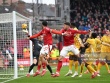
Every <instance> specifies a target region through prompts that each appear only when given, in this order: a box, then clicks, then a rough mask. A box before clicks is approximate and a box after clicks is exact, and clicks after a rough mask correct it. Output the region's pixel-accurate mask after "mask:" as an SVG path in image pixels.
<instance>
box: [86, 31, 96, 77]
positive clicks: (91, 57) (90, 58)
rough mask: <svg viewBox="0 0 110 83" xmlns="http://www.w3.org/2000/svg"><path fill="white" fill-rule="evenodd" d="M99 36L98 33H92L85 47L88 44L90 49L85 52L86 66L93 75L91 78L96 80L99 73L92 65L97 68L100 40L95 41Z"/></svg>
mask: <svg viewBox="0 0 110 83" xmlns="http://www.w3.org/2000/svg"><path fill="white" fill-rule="evenodd" d="M96 36H97V34H96V33H91V35H90V38H88V39H87V41H86V43H85V45H87V44H88V48H87V49H86V51H85V55H84V57H85V59H84V62H85V66H86V68H87V69H88V71H89V72H90V73H91V74H92V76H91V78H94V77H96V76H97V71H96V70H95V69H94V68H93V67H92V65H94V66H95V64H94V62H95V61H96V59H97V51H96V48H97V42H98V40H97V39H95V38H96ZM95 67H96V66H95Z"/></svg>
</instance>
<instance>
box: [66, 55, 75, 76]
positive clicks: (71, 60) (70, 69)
mask: <svg viewBox="0 0 110 83" xmlns="http://www.w3.org/2000/svg"><path fill="white" fill-rule="evenodd" d="M72 54H73V53H72ZM72 54H70V53H69V71H68V73H67V74H65V76H70V75H72V66H73V63H74V61H73V55H72Z"/></svg>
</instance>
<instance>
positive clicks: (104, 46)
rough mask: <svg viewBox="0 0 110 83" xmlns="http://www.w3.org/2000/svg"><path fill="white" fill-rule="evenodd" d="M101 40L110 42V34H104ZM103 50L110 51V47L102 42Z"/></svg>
mask: <svg viewBox="0 0 110 83" xmlns="http://www.w3.org/2000/svg"><path fill="white" fill-rule="evenodd" d="M101 41H102V42H104V43H107V44H110V36H107V35H104V36H103V37H102V38H101ZM101 52H110V47H109V46H107V45H104V44H102V46H101Z"/></svg>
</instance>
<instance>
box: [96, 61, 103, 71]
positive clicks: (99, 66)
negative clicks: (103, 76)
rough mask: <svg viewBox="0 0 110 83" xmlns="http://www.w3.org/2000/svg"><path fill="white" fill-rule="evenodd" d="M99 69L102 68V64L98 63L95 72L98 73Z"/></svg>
mask: <svg viewBox="0 0 110 83" xmlns="http://www.w3.org/2000/svg"><path fill="white" fill-rule="evenodd" d="M101 67H102V64H101V63H100V62H99V63H98V67H97V71H98V72H99V71H100V69H101Z"/></svg>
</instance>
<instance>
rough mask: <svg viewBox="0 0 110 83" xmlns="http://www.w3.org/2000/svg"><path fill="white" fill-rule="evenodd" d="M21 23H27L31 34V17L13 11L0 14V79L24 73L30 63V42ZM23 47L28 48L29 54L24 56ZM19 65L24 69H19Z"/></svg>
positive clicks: (11, 77) (13, 77) (16, 76)
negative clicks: (1, 60)
mask: <svg viewBox="0 0 110 83" xmlns="http://www.w3.org/2000/svg"><path fill="white" fill-rule="evenodd" d="M23 23H26V24H27V29H28V31H29V34H30V35H31V34H32V28H31V19H29V18H27V17H25V16H23V15H21V14H19V13H17V12H15V11H13V12H12V13H2V14H0V37H2V39H1V40H0V41H2V44H1V43H0V45H1V46H0V52H2V56H3V66H2V67H3V68H0V79H5V80H6V79H15V78H18V76H22V75H26V73H27V72H28V68H29V66H30V64H32V42H31V41H29V40H27V39H26V38H27V35H26V34H25V33H24V32H23V31H22V28H21V25H22V24H23ZM25 47H28V48H27V49H30V54H29V56H27V57H24V54H25V53H24V52H26V51H25V49H24V48H25ZM10 55H11V56H10ZM0 65H1V64H0ZM20 67H23V68H24V70H22V71H21V70H20Z"/></svg>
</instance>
